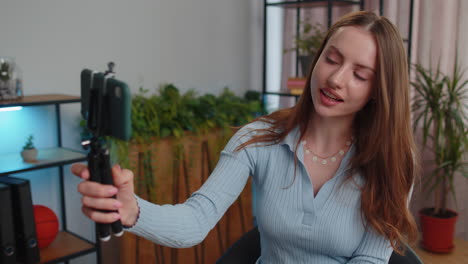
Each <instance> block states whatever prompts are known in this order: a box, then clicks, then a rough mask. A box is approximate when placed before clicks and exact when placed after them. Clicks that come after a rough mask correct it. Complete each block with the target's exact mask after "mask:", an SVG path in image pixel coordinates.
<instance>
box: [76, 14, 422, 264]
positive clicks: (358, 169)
mask: <svg viewBox="0 0 468 264" xmlns="http://www.w3.org/2000/svg"><path fill="white" fill-rule="evenodd" d="M413 153H414V143H413V137H412V133H411V126H410V107H409V82H408V67H407V58H406V55H405V51H404V48H403V43H402V40H401V38H400V35H399V32H398V30H397V29H396V28H395V27H394V26H393V25H392V23H391V22H389V21H388V20H387V19H386V18H384V17H380V16H377V15H375V14H374V13H371V12H365V11H361V12H355V13H350V14H348V15H346V16H344V17H342V18H341V19H340V20H339V21H338V22H336V23H335V24H334V25H333V26H332V27H331V28H330V30H329V32H328V34H327V36H326V38H325V40H324V41H323V44H322V47H321V48H320V50H319V52H318V54H317V56H316V57H315V59H314V62H313V69H312V72H311V73H310V76H309V79H308V81H307V84H306V87H305V90H304V93H303V94H302V95H301V98H300V100H299V101H298V103H297V105H296V106H294V107H292V108H289V109H285V110H280V111H277V112H275V113H272V114H270V115H268V116H264V117H261V118H259V119H258V120H255V121H254V122H252V123H250V124H248V125H246V126H244V127H243V128H242V129H240V130H239V131H238V132H237V133H236V134H235V135H234V136H233V138H232V139H231V140H230V141H229V143H228V144H227V145H226V147H225V149H224V151H223V152H222V153H221V157H220V160H219V163H218V164H217V166H216V168H215V170H214V171H213V173H212V174H211V176H210V177H209V179H208V180H207V182H206V183H205V184H204V185H203V186H202V187H201V188H200V190H198V191H197V192H195V193H193V194H192V195H191V196H190V198H188V200H187V201H186V202H185V203H183V204H177V205H156V204H151V203H149V202H147V201H144V200H142V199H140V198H139V197H137V196H135V194H134V191H133V174H132V172H131V171H129V170H126V169H121V168H120V167H119V166H114V167H113V176H114V182H115V187H114V186H109V185H101V184H98V183H95V182H90V181H83V182H81V183H80V184H79V186H78V190H79V192H80V193H82V194H83V199H82V202H83V212H84V214H85V215H87V216H88V217H89V218H91V219H92V220H93V221H96V222H101V223H110V222H113V221H115V220H116V219H121V221H122V223H123V224H124V225H126V226H129V229H128V230H129V231H130V232H132V233H135V234H137V235H141V236H144V237H145V238H147V239H150V240H152V241H154V242H155V243H158V244H162V245H166V246H170V247H190V246H193V245H196V244H197V243H200V242H201V241H202V240H203V239H204V237H205V236H206V234H207V233H208V232H209V231H210V229H211V228H213V227H214V226H215V224H216V223H217V221H218V220H219V219H220V218H221V217H222V215H223V214H224V212H225V211H226V210H227V208H228V207H229V206H230V205H231V204H232V203H233V202H234V201H235V199H236V198H237V196H238V195H239V194H240V192H241V191H242V189H243V188H244V186H245V184H246V182H247V179H248V177H249V176H251V177H252V178H253V181H254V182H255V186H256V188H257V189H256V192H257V199H256V201H255V202H256V208H257V212H256V217H257V223H258V229H259V231H260V238H261V256H260V258H259V259H258V260H257V263H387V261H388V259H389V257H390V255H391V253H392V251H393V250H396V251H397V252H399V251H400V249H401V247H400V246H401V245H402V244H403V243H404V242H405V241H406V239H407V238H411V239H413V238H414V237H415V234H416V227H415V223H414V220H413V218H412V216H411V214H410V212H409V210H408V200H409V196H410V190H411V186H412V184H413V180H414V175H415V161H414V154H413ZM72 171H73V173H74V174H76V175H78V176H80V177H81V178H83V179H85V180H87V179H88V178H89V172H88V170H87V168H86V166H85V165H83V164H75V165H73V166H72ZM115 194H117V199H112V198H109V197H111V196H112V195H115ZM99 209H106V210H116V209H118V213H102V212H99V211H98V210H99Z"/></svg>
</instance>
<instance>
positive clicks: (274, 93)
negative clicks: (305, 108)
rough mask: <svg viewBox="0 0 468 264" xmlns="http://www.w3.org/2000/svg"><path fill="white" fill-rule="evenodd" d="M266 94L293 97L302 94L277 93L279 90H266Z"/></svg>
mask: <svg viewBox="0 0 468 264" xmlns="http://www.w3.org/2000/svg"><path fill="white" fill-rule="evenodd" d="M264 95H279V96H291V97H299V96H301V95H300V94H291V93H277V92H265V93H264Z"/></svg>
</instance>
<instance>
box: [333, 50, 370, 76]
mask: <svg viewBox="0 0 468 264" xmlns="http://www.w3.org/2000/svg"><path fill="white" fill-rule="evenodd" d="M329 49H330V51H332V52H335V53H336V54H337V55H338V56H340V57H341V58H344V56H343V53H342V52H341V51H340V49H338V48H337V47H336V46H334V45H330V48H329ZM355 65H356V66H358V67H360V68H365V69H368V70H370V71H372V72H373V73H375V70H374V69H373V68H372V67H370V66H367V65H364V64H361V63H355Z"/></svg>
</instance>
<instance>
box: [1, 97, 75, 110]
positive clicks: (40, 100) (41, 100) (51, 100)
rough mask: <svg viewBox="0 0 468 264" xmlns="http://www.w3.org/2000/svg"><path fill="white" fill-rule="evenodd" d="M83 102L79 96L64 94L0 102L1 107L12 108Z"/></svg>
mask: <svg viewBox="0 0 468 264" xmlns="http://www.w3.org/2000/svg"><path fill="white" fill-rule="evenodd" d="M77 102H81V98H80V97H79V96H71V95H64V94H42V95H29V96H24V97H23V98H21V99H19V100H6V101H0V107H11V106H34V105H48V104H64V103H77Z"/></svg>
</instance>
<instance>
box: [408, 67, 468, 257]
mask: <svg viewBox="0 0 468 264" xmlns="http://www.w3.org/2000/svg"><path fill="white" fill-rule="evenodd" d="M415 72H416V80H415V81H414V82H412V83H411V84H412V86H413V87H414V88H415V91H416V96H415V100H414V102H413V111H414V113H415V116H414V117H415V118H414V123H413V125H414V129H415V130H417V129H418V128H419V129H421V132H422V140H423V146H424V150H426V149H429V150H430V151H431V153H432V155H433V158H434V161H433V165H434V169H433V170H432V171H431V173H430V174H429V175H425V177H424V180H423V190H424V191H425V192H426V193H427V194H432V195H434V205H433V206H432V207H428V208H423V209H421V210H420V212H419V216H420V220H421V229H422V237H423V241H422V246H423V247H424V248H425V249H426V250H429V251H432V252H438V253H444V252H450V251H451V250H452V248H453V239H454V232H455V223H456V220H457V217H458V213H457V212H456V211H455V210H452V209H449V208H447V199H448V198H449V195H451V197H452V199H453V200H454V201H455V202H456V193H455V186H454V180H455V178H456V177H461V176H464V177H466V178H468V175H467V171H466V168H467V166H466V165H467V163H466V162H465V161H464V156H465V154H466V147H467V145H468V139H467V126H466V124H467V114H466V109H465V108H466V106H465V105H466V100H467V99H468V98H467V90H468V89H467V88H468V80H467V79H466V78H464V71H461V70H460V65H459V64H458V62H457V61H456V62H455V65H454V71H453V74H452V76H451V77H450V76H447V75H445V74H443V73H441V72H440V67H439V66H437V69H436V70H435V71H432V70H431V69H426V68H424V67H423V66H421V65H419V64H417V65H415ZM460 174H461V176H460Z"/></svg>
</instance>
